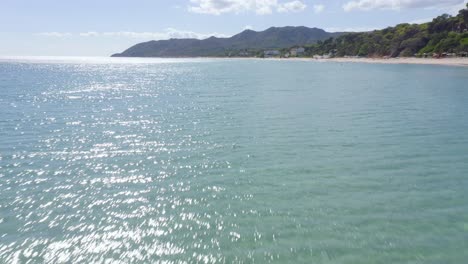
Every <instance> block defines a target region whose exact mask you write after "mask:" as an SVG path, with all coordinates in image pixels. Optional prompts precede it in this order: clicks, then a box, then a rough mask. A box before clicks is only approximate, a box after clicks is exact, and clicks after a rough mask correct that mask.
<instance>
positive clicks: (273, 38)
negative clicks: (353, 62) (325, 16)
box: [112, 4, 468, 58]
mask: <svg viewBox="0 0 468 264" xmlns="http://www.w3.org/2000/svg"><path fill="white" fill-rule="evenodd" d="M295 48H303V50H301V51H300V52H297V49H295ZM313 56H326V58H328V57H345V56H358V57H413V56H418V57H432V56H434V57H443V56H451V57H455V56H460V57H466V56H468V4H467V8H465V9H462V10H460V11H459V13H458V15H456V16H451V15H448V14H443V15H441V16H439V17H437V18H434V19H433V20H432V21H431V22H428V23H424V24H408V23H405V24H399V25H396V26H395V27H388V28H385V29H382V30H374V31H371V32H357V33H344V32H335V33H330V32H326V31H325V30H323V29H319V28H308V27H272V28H269V29H267V30H265V31H260V32H256V31H253V30H245V31H243V32H241V33H239V34H237V35H234V36H232V37H230V38H216V37H210V38H207V39H203V40H199V39H169V40H159V41H149V42H143V43H139V44H136V45H134V46H132V47H130V48H129V49H127V50H125V51H124V52H122V53H117V54H114V55H112V57H313Z"/></svg>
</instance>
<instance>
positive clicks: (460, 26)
mask: <svg viewBox="0 0 468 264" xmlns="http://www.w3.org/2000/svg"><path fill="white" fill-rule="evenodd" d="M467 51H468V4H467V8H466V9H463V10H460V12H459V14H458V15H457V16H450V15H447V14H445V15H442V16H439V17H437V18H435V19H434V20H433V21H432V22H429V23H425V24H421V25H418V24H400V25H397V26H395V27H389V28H386V29H383V30H375V31H372V32H362V33H350V34H346V35H342V36H340V37H337V38H330V39H328V40H326V41H323V42H318V43H317V44H314V45H310V46H308V47H307V48H306V52H307V54H308V55H314V54H319V55H323V54H329V53H330V52H331V53H334V54H335V56H338V57H342V56H346V55H347V56H365V57H377V56H378V57H381V56H391V57H397V56H402V57H407V56H413V55H415V54H423V53H428V54H432V53H443V52H447V53H457V52H467Z"/></svg>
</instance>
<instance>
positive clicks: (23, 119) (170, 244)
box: [0, 59, 468, 264]
mask: <svg viewBox="0 0 468 264" xmlns="http://www.w3.org/2000/svg"><path fill="white" fill-rule="evenodd" d="M467 261H468V68H458V67H439V66H422V65H379V64H355V63H349V64H340V63H317V62H300V61H262V60H208V59H196V60H160V59H159V60H158V59H155V60H150V59H147V60H139V59H128V60H126V59H61V60H50V59H42V60H28V59H20V60H19V59H8V60H2V61H0V263H360V264H364V263H467Z"/></svg>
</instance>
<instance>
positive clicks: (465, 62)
mask: <svg viewBox="0 0 468 264" xmlns="http://www.w3.org/2000/svg"><path fill="white" fill-rule="evenodd" d="M312 60H315V61H319V62H340V63H379V64H422V65H442V66H464V67H468V58H443V59H433V58H389V59H384V58H332V59H312Z"/></svg>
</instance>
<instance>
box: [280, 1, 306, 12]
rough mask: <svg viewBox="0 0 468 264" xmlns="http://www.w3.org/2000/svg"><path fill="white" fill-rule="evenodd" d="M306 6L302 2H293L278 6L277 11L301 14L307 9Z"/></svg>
mask: <svg viewBox="0 0 468 264" xmlns="http://www.w3.org/2000/svg"><path fill="white" fill-rule="evenodd" d="M306 7H307V6H306V4H304V3H303V2H301V1H291V2H287V3H284V4H278V7H277V10H278V12H280V13H288V12H301V11H304V9H306Z"/></svg>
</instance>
